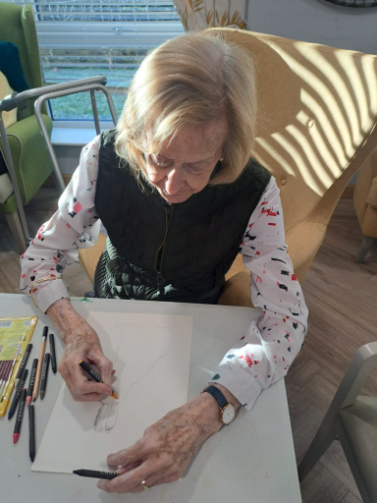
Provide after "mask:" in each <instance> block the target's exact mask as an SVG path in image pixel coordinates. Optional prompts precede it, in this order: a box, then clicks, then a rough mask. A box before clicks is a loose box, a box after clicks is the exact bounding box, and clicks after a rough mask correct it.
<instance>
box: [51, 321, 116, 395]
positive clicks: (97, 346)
mask: <svg viewBox="0 0 377 503" xmlns="http://www.w3.org/2000/svg"><path fill="white" fill-rule="evenodd" d="M80 360H85V361H86V362H87V363H89V364H94V365H95V366H96V367H97V368H98V370H99V374H100V376H101V379H102V380H103V382H104V383H107V384H108V385H107V384H101V383H97V382H95V381H94V380H92V378H91V377H90V376H88V374H87V373H86V372H84V370H83V369H82V368H81V367H80V365H79V364H78V362H79V361H80ZM112 368H113V364H112V363H111V361H110V360H108V359H107V358H106V356H105V355H104V354H103V352H102V348H101V343H100V341H99V339H98V336H97V334H96V333H95V331H94V330H93V329H92V327H91V326H90V325H88V323H86V321H84V320H83V323H82V324H81V326H79V327H76V328H75V331H74V332H73V333H71V334H70V337H69V339H68V342H67V343H66V346H65V349H64V353H63V356H62V359H61V360H60V363H59V367H58V370H59V372H60V374H61V376H62V377H63V379H64V380H65V382H66V383H67V386H68V389H69V391H70V392H71V394H72V397H73V399H74V400H75V401H77V402H94V401H99V400H101V398H102V397H103V396H104V395H106V396H110V395H111V394H112V390H111V388H110V384H111V377H112V375H113V371H112Z"/></svg>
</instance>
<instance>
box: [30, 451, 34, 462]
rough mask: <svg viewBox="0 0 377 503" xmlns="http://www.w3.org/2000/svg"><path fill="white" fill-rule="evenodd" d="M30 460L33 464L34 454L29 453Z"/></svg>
mask: <svg viewBox="0 0 377 503" xmlns="http://www.w3.org/2000/svg"><path fill="white" fill-rule="evenodd" d="M30 459H31V462H32V463H34V459H35V452H31V453H30Z"/></svg>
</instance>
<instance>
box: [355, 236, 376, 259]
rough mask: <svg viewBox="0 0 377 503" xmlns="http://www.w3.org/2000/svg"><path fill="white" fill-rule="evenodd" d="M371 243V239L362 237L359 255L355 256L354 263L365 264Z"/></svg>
mask: <svg viewBox="0 0 377 503" xmlns="http://www.w3.org/2000/svg"><path fill="white" fill-rule="evenodd" d="M373 241H374V239H373V238H368V237H367V236H364V239H363V242H362V243H361V247H360V250H359V253H358V254H357V256H356V259H355V262H358V263H360V264H362V263H364V262H365V257H366V255H367V253H368V251H369V250H370V248H371V246H372V244H373Z"/></svg>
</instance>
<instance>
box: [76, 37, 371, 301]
mask: <svg viewBox="0 0 377 503" xmlns="http://www.w3.org/2000/svg"><path fill="white" fill-rule="evenodd" d="M211 29H215V30H216V31H217V32H220V33H222V34H223V36H224V37H226V38H227V39H229V40H230V41H232V42H234V43H236V44H240V45H241V46H242V47H244V48H245V49H246V50H247V51H248V52H250V53H251V54H252V55H253V57H254V59H255V61H256V70H257V89H258V101H259V108H260V114H259V128H258V134H257V138H256V142H255V147H254V151H253V152H252V153H251V154H252V156H253V157H255V158H256V159H257V160H258V161H259V162H260V163H261V164H262V165H263V166H265V167H266V168H267V169H268V170H269V171H270V172H271V174H272V175H273V176H274V177H275V178H276V181H277V184H278V186H279V188H280V195H281V199H282V205H283V211H284V222H285V230H286V242H287V244H288V250H289V253H290V256H291V259H292V262H293V265H294V268H295V274H296V276H297V278H298V280H299V281H300V282H302V281H303V280H304V278H305V275H306V273H307V271H308V269H309V267H310V265H311V263H312V261H313V259H314V257H315V256H316V253H317V251H318V250H319V248H320V246H321V244H322V241H323V239H324V236H325V233H326V228H327V225H328V223H329V220H330V218H331V215H332V213H333V211H334V209H335V207H336V205H337V203H338V200H339V198H340V196H341V194H342V192H343V191H344V189H345V187H346V186H347V183H348V181H349V180H350V179H351V177H352V176H353V174H354V173H355V172H356V171H357V170H358V169H359V167H360V166H361V165H362V164H363V163H364V161H365V160H366V159H367V158H368V156H369V155H370V154H371V152H372V151H373V150H374V148H375V147H376V145H377V128H376V121H377V92H376V91H377V56H373V55H368V54H363V53H360V52H355V51H347V50H341V49H335V48H332V47H328V46H324V45H320V44H313V43H308V42H301V41H296V40H289V39H286V38H282V37H277V36H273V35H265V34H262V33H256V32H249V31H245V30H235V29H230V28H211ZM104 243H105V237H104V236H101V237H100V239H99V240H98V243H97V244H96V245H95V246H94V247H93V248H91V249H86V250H80V252H79V253H80V262H81V263H82V265H83V267H84V269H85V270H86V272H87V274H88V276H89V278H90V279H91V280H93V277H94V272H95V268H96V265H97V262H98V259H99V257H100V255H101V252H102V250H103V247H104ZM219 303H220V304H227V305H241V306H252V303H251V299H250V274H249V272H248V270H247V269H246V268H245V267H244V266H243V265H242V257H241V256H240V255H239V256H238V257H237V259H236V260H235V262H234V263H233V265H232V268H231V269H230V271H229V272H228V274H227V275H226V281H225V284H224V287H223V291H222V294H221V296H220V299H219Z"/></svg>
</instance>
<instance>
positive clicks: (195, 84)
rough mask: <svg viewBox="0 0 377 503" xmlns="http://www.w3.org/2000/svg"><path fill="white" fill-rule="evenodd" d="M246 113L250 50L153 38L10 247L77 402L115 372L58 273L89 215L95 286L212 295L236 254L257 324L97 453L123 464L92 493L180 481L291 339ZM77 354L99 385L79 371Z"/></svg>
mask: <svg viewBox="0 0 377 503" xmlns="http://www.w3.org/2000/svg"><path fill="white" fill-rule="evenodd" d="M256 118H257V104H256V89H255V73H254V66H253V61H252V60H251V59H250V57H249V56H248V55H247V54H246V53H245V52H244V50H243V49H242V48H240V47H237V46H235V45H232V44H230V43H228V42H226V41H225V40H223V39H222V38H220V37H219V36H218V35H214V34H212V33H211V32H202V33H195V34H188V35H184V36H182V37H179V38H176V39H174V40H171V41H169V42H166V43H165V44H163V45H162V46H161V47H159V48H157V49H156V50H154V51H153V52H152V53H151V54H149V56H148V57H147V58H146V59H145V60H144V61H143V63H142V64H141V66H140V68H139V70H138V71H137V73H136V75H135V77H134V79H133V82H132V85H131V87H130V89H129V93H128V97H127V101H126V104H125V106H124V110H123V113H122V117H121V119H120V121H119V124H118V126H117V128H116V130H110V131H106V132H104V133H102V134H101V135H99V136H97V137H96V138H95V139H94V140H93V141H92V142H91V143H90V144H89V145H87V146H86V147H85V148H84V149H83V151H82V154H81V158H80V164H79V167H78V168H77V170H76V172H75V174H74V175H73V178H72V180H71V182H70V184H69V186H68V187H67V189H66V191H65V192H64V194H63V195H62V197H61V198H60V200H59V209H58V211H57V212H56V213H55V214H54V215H53V217H52V218H51V219H50V220H49V221H48V222H47V223H45V224H44V225H42V227H41V228H40V230H39V232H38V234H37V236H36V238H35V239H34V241H33V242H32V244H31V245H30V246H29V248H28V250H27V252H26V253H25V254H24V255H23V256H22V260H21V263H22V279H21V288H22V290H24V291H26V292H29V293H30V294H31V295H32V296H33V300H34V302H35V303H36V304H37V305H38V306H39V308H40V309H41V310H42V311H43V312H46V313H47V314H48V316H49V317H50V318H51V320H52V321H53V323H54V324H55V326H56V327H57V329H58V331H59V333H60V336H61V338H62V340H63V341H64V343H65V350H64V354H63V357H62V360H61V362H60V365H59V370H60V373H61V375H62V376H63V378H64V380H65V381H66V383H67V386H68V387H69V389H70V391H71V393H72V395H73V397H74V399H75V400H81V401H93V400H99V399H101V397H102V396H103V395H110V394H111V390H110V387H109V386H108V385H109V384H111V378H112V373H113V372H114V371H113V370H112V363H111V362H110V361H109V360H108V359H107V358H106V356H105V355H104V354H103V353H102V350H101V345H100V342H99V339H98V337H97V335H96V333H95V331H94V330H93V329H92V328H91V327H90V326H89V325H88V324H87V323H86V321H85V320H84V319H82V318H81V317H80V316H79V315H78V314H77V313H76V312H75V310H74V309H73V307H72V305H71V302H70V300H69V295H68V291H67V288H66V287H65V284H64V282H63V281H62V280H61V272H62V270H63V269H64V266H65V264H70V263H72V262H73V261H74V260H75V259H76V258H77V250H78V249H80V248H87V247H90V246H92V245H93V244H94V243H95V242H96V240H97V237H98V234H99V231H100V220H101V221H102V223H103V224H104V226H105V227H106V229H107V231H108V239H107V244H106V249H105V250H104V252H103V253H102V256H101V258H100V261H99V263H98V266H97V270H96V274H95V279H94V290H95V294H96V296H97V297H103V298H117V299H148V300H166V301H177V302H199V303H216V302H217V299H218V297H219V294H220V292H221V287H222V285H223V282H224V275H225V273H226V272H227V271H228V269H229V268H230V266H231V264H232V262H233V260H234V259H235V257H236V255H237V253H238V252H239V251H241V253H242V254H243V259H244V264H245V265H246V267H247V268H248V269H249V270H250V272H251V275H250V276H251V296H252V302H253V305H254V306H255V307H256V308H258V309H260V311H261V315H260V319H259V321H258V323H256V322H255V323H253V324H252V325H251V326H250V327H249V329H248V331H247V333H246V334H245V335H244V336H243V337H242V339H241V340H238V341H235V342H234V345H233V347H232V348H230V349H229V351H228V352H227V354H226V355H225V356H224V359H223V360H222V362H221V363H220V364H219V367H218V369H217V371H216V372H215V373H214V376H213V378H212V379H211V381H210V383H209V384H210V385H211V386H210V387H209V388H208V389H207V390H206V392H204V393H201V394H200V393H198V396H197V397H196V398H195V399H193V400H191V401H189V402H188V403H187V404H185V405H183V406H182V407H180V408H179V409H176V410H173V411H171V412H170V413H168V414H167V415H166V416H165V417H163V418H162V419H161V420H160V421H158V422H157V423H156V424H153V425H152V426H150V427H149V428H148V429H147V430H146V431H145V433H144V435H143V437H142V438H141V439H140V440H139V441H138V442H137V443H136V444H135V445H134V446H132V447H130V448H128V449H124V450H121V451H119V452H118V453H115V454H110V455H109V456H108V458H107V462H108V464H109V465H110V466H115V467H119V466H121V467H122V468H120V472H121V473H122V474H121V475H120V476H118V477H117V478H115V479H113V480H112V481H104V480H101V481H100V482H99V483H98V487H100V488H101V489H103V490H105V491H108V492H138V491H142V490H143V488H144V489H145V488H147V487H151V486H154V485H157V484H161V483H164V482H171V481H174V480H177V479H179V478H180V477H181V476H182V475H183V473H184V471H185V469H186V467H187V466H188V464H189V462H190V460H191V459H192V457H193V456H194V454H195V452H196V451H197V450H198V448H199V447H200V445H201V444H202V443H203V442H204V441H205V440H206V438H208V436H210V435H212V434H213V433H215V432H217V431H218V430H220V428H221V427H222V425H223V424H229V423H230V422H231V421H232V420H233V419H234V418H235V415H236V411H237V409H238V408H239V407H240V406H244V407H246V409H248V410H250V409H251V408H252V406H253V404H254V403H255V401H256V399H257V397H258V395H259V394H260V393H261V391H262V390H263V389H265V388H267V387H268V386H270V385H271V384H272V383H274V382H275V381H277V380H278V379H280V378H282V377H283V376H284V375H286V373H287V371H288V369H289V367H290V365H291V364H292V361H293V359H294V358H295V356H296V355H297V353H298V351H299V350H300V348H301V345H302V343H303V340H304V336H305V334H306V332H307V316H308V311H307V307H306V305H305V301H304V297H303V294H302V290H301V287H300V284H299V282H298V281H297V278H296V277H295V275H294V271H293V267H292V262H291V260H290V257H289V255H288V252H287V245H286V244H285V234H284V223H283V212H282V207H281V201H280V195H279V189H278V188H277V185H276V180H275V178H274V177H273V176H271V174H270V173H269V172H268V171H267V170H266V169H265V168H264V167H263V166H261V165H260V164H259V163H258V162H257V161H256V160H255V159H253V158H251V157H250V152H251V150H252V144H253V139H254V137H255V124H256ZM81 359H85V360H86V361H87V362H88V363H91V364H95V365H96V366H97V367H98V369H99V371H100V373H101V376H102V379H103V381H104V383H106V384H98V383H96V382H93V381H90V380H88V378H87V376H86V375H85V374H84V373H83V372H82V370H81V368H80V367H79V366H78V365H77V362H78V361H79V360H81ZM172 378H174V376H172ZM204 386H208V383H203V387H204ZM198 391H200V390H198ZM251 448H252V446H251Z"/></svg>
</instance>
